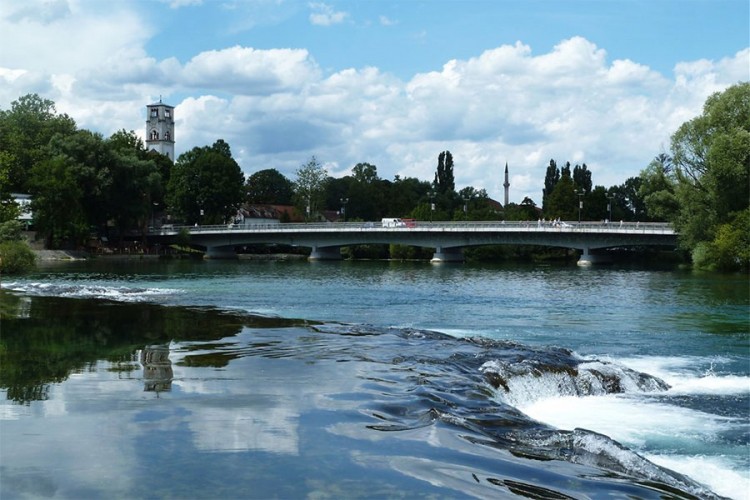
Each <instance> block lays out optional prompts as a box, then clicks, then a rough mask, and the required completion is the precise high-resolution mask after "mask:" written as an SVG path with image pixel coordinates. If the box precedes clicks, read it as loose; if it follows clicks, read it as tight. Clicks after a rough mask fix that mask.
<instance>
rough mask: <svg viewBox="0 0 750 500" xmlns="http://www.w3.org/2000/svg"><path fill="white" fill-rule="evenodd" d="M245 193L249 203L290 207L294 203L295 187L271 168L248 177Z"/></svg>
mask: <svg viewBox="0 0 750 500" xmlns="http://www.w3.org/2000/svg"><path fill="white" fill-rule="evenodd" d="M245 191H246V192H247V201H248V203H265V204H276V205H289V204H291V203H292V196H293V195H294V186H293V184H292V182H291V181H290V180H289V179H287V178H286V177H284V175H283V174H282V173H281V172H279V171H278V170H276V169H275V168H269V169H266V170H259V171H258V172H255V173H254V174H252V175H251V176H250V177H248V178H247V182H246V184H245Z"/></svg>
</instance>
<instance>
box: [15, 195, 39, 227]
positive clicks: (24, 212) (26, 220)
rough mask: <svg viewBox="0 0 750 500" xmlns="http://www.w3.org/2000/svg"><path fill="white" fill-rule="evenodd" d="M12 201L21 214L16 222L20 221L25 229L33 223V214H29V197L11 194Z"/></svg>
mask: <svg viewBox="0 0 750 500" xmlns="http://www.w3.org/2000/svg"><path fill="white" fill-rule="evenodd" d="M11 196H12V197H13V201H15V202H16V203H17V204H18V206H19V207H20V208H21V214H20V215H19V216H18V220H19V221H21V222H22V223H23V225H24V227H25V228H26V229H29V227H30V226H31V225H32V224H33V223H34V214H33V213H32V212H31V195H30V194H22V193H11Z"/></svg>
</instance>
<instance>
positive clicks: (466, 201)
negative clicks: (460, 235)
mask: <svg viewBox="0 0 750 500" xmlns="http://www.w3.org/2000/svg"><path fill="white" fill-rule="evenodd" d="M468 213H469V197H468V196H464V219H468V217H469V216H468Z"/></svg>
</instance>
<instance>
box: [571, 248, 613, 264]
mask: <svg viewBox="0 0 750 500" xmlns="http://www.w3.org/2000/svg"><path fill="white" fill-rule="evenodd" d="M611 263H612V257H611V256H610V255H606V254H597V253H591V252H590V251H589V249H588V248H584V249H583V253H582V254H581V256H580V257H579V258H578V262H577V264H578V265H579V266H590V265H592V264H611Z"/></svg>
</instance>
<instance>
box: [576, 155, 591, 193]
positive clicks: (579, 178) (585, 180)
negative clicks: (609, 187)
mask: <svg viewBox="0 0 750 500" xmlns="http://www.w3.org/2000/svg"><path fill="white" fill-rule="evenodd" d="M573 183H574V184H575V185H576V186H577V187H578V189H582V190H583V192H584V193H586V194H589V193H591V186H592V184H591V171H590V170H589V169H588V167H586V164H585V163H584V164H583V166H580V165H576V166H575V167H573Z"/></svg>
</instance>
